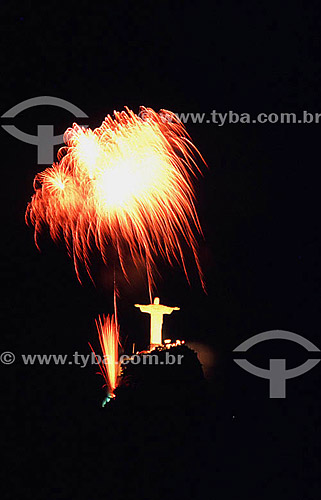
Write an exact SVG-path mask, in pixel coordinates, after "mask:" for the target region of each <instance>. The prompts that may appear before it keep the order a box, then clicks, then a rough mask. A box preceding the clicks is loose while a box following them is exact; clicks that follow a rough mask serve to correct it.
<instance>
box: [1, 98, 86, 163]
mask: <svg viewBox="0 0 321 500" xmlns="http://www.w3.org/2000/svg"><path fill="white" fill-rule="evenodd" d="M35 106H57V107H59V108H63V109H65V110H66V111H69V112H70V113H71V114H72V115H74V117H75V118H88V116H87V115H86V113H84V112H83V111H82V110H81V109H79V108H78V107H77V106H75V105H74V104H71V103H70V102H68V101H65V100H64V99H60V98H58V97H50V96H40V97H33V98H32V99H27V100H26V101H23V102H20V103H19V104H17V105H16V106H13V108H11V109H9V111H7V112H6V113H4V114H3V115H2V117H1V118H14V117H15V116H17V115H18V114H19V113H21V111H24V110H25V109H29V108H33V107H35ZM1 126H2V128H3V129H4V130H6V131H7V132H8V133H9V134H11V135H13V137H15V138H16V139H19V140H20V141H22V142H27V143H28V144H34V145H36V146H37V147H38V164H45V165H48V164H52V162H53V158H54V148H53V147H54V146H56V145H58V144H63V142H64V140H63V134H60V135H54V127H53V125H38V128H37V135H31V134H26V133H25V132H22V130H19V129H18V128H17V127H15V125H1ZM83 126H85V125H83Z"/></svg>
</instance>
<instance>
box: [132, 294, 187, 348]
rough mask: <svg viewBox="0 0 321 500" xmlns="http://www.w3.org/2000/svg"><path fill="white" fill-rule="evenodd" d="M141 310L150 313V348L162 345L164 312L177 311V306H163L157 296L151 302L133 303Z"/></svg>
mask: <svg viewBox="0 0 321 500" xmlns="http://www.w3.org/2000/svg"><path fill="white" fill-rule="evenodd" d="M135 307H139V309H140V310H141V312H144V313H148V314H150V349H152V348H153V347H156V346H158V345H162V327H163V317H164V314H171V313H172V312H173V311H179V310H180V308H179V307H169V306H164V305H162V304H160V303H159V297H155V299H154V303H153V304H148V305H141V304H135Z"/></svg>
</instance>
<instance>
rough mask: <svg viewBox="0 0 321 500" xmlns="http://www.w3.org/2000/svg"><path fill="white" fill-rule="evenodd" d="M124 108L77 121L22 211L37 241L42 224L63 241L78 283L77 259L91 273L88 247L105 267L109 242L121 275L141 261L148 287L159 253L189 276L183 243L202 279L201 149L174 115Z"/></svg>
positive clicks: (67, 133) (151, 286) (68, 131)
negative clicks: (93, 120)
mask: <svg viewBox="0 0 321 500" xmlns="http://www.w3.org/2000/svg"><path fill="white" fill-rule="evenodd" d="M125 109H126V111H123V112H115V113H114V117H113V118H112V117H111V116H107V117H106V119H105V120H104V122H103V123H102V125H101V126H100V127H98V128H96V129H94V130H91V129H84V128H82V127H80V126H78V125H77V124H74V125H73V127H72V128H70V129H68V130H67V131H66V133H65V142H66V147H64V148H62V149H61V150H60V152H59V154H58V162H57V163H55V164H53V166H52V167H50V168H48V169H46V170H45V171H44V172H42V173H40V174H38V175H37V176H36V178H35V183H34V187H35V194H34V195H33V197H32V199H31V202H30V203H29V205H28V208H27V212H26V220H27V222H30V223H31V224H32V225H33V226H34V228H35V242H36V245H37V246H38V248H39V244H38V239H39V238H38V237H39V234H40V233H41V232H42V229H43V228H44V227H48V228H49V232H50V236H51V238H52V239H53V240H54V241H55V242H58V241H59V240H61V239H63V240H64V241H65V244H66V247H67V249H68V253H69V255H70V256H71V257H72V259H73V261H74V265H75V270H76V273H77V277H78V279H79V280H80V264H83V265H84V266H85V268H86V270H87V272H88V274H89V276H90V277H91V271H90V260H91V255H92V250H93V249H94V248H97V249H98V250H99V253H100V254H101V256H102V259H103V261H104V263H105V264H108V256H107V253H108V249H109V248H110V246H112V247H113V248H115V249H116V251H117V255H118V258H119V261H120V264H121V267H122V270H123V272H124V275H125V276H126V277H128V273H127V272H126V265H128V264H129V262H128V259H130V260H132V261H133V262H134V264H135V265H136V266H139V265H141V263H142V262H144V263H145V266H146V270H147V276H148V282H149V287H150V290H151V289H152V288H153V285H154V281H155V271H156V263H155V259H156V256H160V257H162V258H163V259H164V260H165V261H167V262H169V263H170V264H171V265H173V264H174V263H175V262H179V263H180V264H181V265H182V267H183V268H184V271H185V274H186V277H187V271H186V266H185V262H184V256H183V248H182V241H184V240H185V243H187V244H188V246H189V247H191V249H192V251H193V254H194V257H195V261H196V265H197V268H198V271H199V275H200V278H201V281H202V283H203V279H202V272H201V268H200V264H199V259H198V252H197V234H201V227H200V224H199V220H198V217H197V213H196V209H195V193H194V186H193V177H196V176H197V174H198V173H199V172H200V171H199V168H198V167H197V164H196V161H195V156H196V155H197V154H199V153H198V151H197V149H196V148H195V146H194V145H193V144H192V142H191V140H190V138H189V136H188V134H187V132H186V130H185V128H184V126H183V125H182V123H181V122H180V121H179V120H178V118H177V117H176V116H175V115H174V114H173V113H171V112H169V111H163V110H162V111H160V113H156V112H155V111H153V110H152V109H150V108H144V107H141V108H140V113H139V115H136V114H135V113H133V112H132V111H131V110H129V109H128V108H125ZM125 256H126V257H125ZM128 256H130V257H128ZM91 278H92V277H91ZM187 279H188V277H187Z"/></svg>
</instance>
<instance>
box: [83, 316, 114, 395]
mask: <svg viewBox="0 0 321 500" xmlns="http://www.w3.org/2000/svg"><path fill="white" fill-rule="evenodd" d="M95 322H96V327H97V331H98V337H99V342H100V347H101V350H102V353H103V357H102V361H100V362H99V369H100V373H101V375H102V376H103V377H104V379H105V382H106V384H105V385H104V387H105V386H106V388H107V398H106V400H107V402H108V401H109V400H110V399H111V398H114V397H115V394H114V391H115V389H116V387H117V377H118V366H119V364H118V359H119V358H118V347H119V345H120V343H119V327H118V325H117V323H116V321H115V317H114V315H112V316H109V315H108V316H104V315H103V316H102V317H101V316H99V317H98V320H95ZM89 346H90V348H91V350H92V352H93V353H94V354H95V351H94V349H93V348H92V346H91V344H89ZM95 357H96V360H97V362H98V359H97V356H96V354H95Z"/></svg>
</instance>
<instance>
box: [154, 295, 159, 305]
mask: <svg viewBox="0 0 321 500" xmlns="http://www.w3.org/2000/svg"><path fill="white" fill-rule="evenodd" d="M154 304H156V305H157V306H158V304H159V297H155V299H154Z"/></svg>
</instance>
